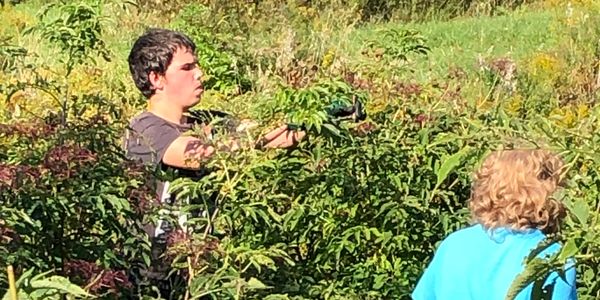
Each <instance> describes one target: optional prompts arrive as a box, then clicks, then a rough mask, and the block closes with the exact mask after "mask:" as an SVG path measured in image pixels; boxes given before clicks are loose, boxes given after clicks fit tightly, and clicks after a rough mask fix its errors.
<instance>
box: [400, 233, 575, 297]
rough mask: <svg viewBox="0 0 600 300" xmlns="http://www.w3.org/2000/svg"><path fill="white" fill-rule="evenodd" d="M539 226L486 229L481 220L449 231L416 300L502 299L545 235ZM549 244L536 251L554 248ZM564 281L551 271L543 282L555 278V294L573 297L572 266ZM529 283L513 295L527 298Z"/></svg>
mask: <svg viewBox="0 0 600 300" xmlns="http://www.w3.org/2000/svg"><path fill="white" fill-rule="evenodd" d="M544 238H545V235H544V234H543V233H542V232H541V231H539V230H529V231H527V232H515V231H511V230H507V229H496V230H494V231H486V230H485V229H484V228H483V226H481V225H480V224H477V225H473V226H471V227H468V228H464V229H462V230H459V231H457V232H454V233H452V234H450V235H449V236H448V237H447V238H446V239H444V240H443V241H442V243H441V244H440V246H439V248H438V249H437V251H436V253H435V255H434V257H433V260H432V261H431V263H430V265H429V266H428V267H427V269H426V270H425V273H424V274H423V276H422V277H421V279H420V280H419V282H418V283H417V287H416V288H415V290H414V292H413V294H412V297H413V299H414V300H438V299H448V300H454V299H456V300H480V299H485V300H504V299H505V298H506V294H507V293H508V289H509V288H510V285H511V284H512V282H513V280H514V279H515V278H516V276H517V275H519V273H521V272H522V271H523V269H524V262H525V258H526V257H527V256H529V254H530V253H531V250H533V249H535V248H536V247H537V246H538V244H539V243H540V242H541V241H542V240H544ZM559 249H560V245H558V244H553V245H551V246H550V247H549V248H547V249H546V250H545V251H544V252H542V253H541V254H540V255H539V257H544V256H546V255H548V254H552V253H555V252H557V251H558V250H559ZM566 279H567V282H565V281H564V280H562V279H561V278H560V277H559V276H558V274H557V273H556V272H553V273H552V274H551V275H550V277H549V278H548V281H547V282H546V284H548V283H551V282H555V286H554V293H553V297H552V299H554V300H574V299H577V293H576V289H575V267H574V265H571V266H570V267H569V268H568V269H567V270H566ZM532 288H533V284H530V285H529V286H527V287H526V288H525V289H524V290H522V291H521V292H520V293H519V295H517V297H516V298H515V299H516V300H529V299H530V297H531V291H532Z"/></svg>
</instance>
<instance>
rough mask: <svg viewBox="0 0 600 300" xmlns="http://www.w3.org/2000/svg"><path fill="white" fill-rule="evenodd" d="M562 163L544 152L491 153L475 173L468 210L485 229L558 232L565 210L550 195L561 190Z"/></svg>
mask: <svg viewBox="0 0 600 300" xmlns="http://www.w3.org/2000/svg"><path fill="white" fill-rule="evenodd" d="M563 175H564V162H563V161H562V160H561V159H560V158H559V157H558V156H557V155H555V154H553V153H551V152H549V151H547V150H503V151H496V152H493V153H491V154H490V155H489V156H488V157H487V158H486V159H485V160H484V161H483V163H482V165H481V167H480V168H479V170H477V172H475V180H474V183H473V187H472V190H471V198H470V200H469V209H470V210H471V214H472V217H473V221H475V222H478V223H480V224H482V225H483V226H484V227H485V228H486V229H495V228H499V227H505V228H510V229H513V230H519V231H522V230H526V229H531V228H537V229H540V230H542V231H543V232H545V233H554V232H557V231H558V226H559V223H560V222H561V221H562V219H563V218H564V217H565V209H564V206H563V205H562V203H560V202H558V201H557V200H555V199H554V198H552V195H553V194H554V192H555V191H556V190H557V189H558V188H559V187H560V186H562V182H563Z"/></svg>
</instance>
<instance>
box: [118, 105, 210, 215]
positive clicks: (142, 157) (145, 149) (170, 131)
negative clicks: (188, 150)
mask: <svg viewBox="0 0 600 300" xmlns="http://www.w3.org/2000/svg"><path fill="white" fill-rule="evenodd" d="M187 119H188V123H186V124H176V123H172V122H169V121H167V120H165V119H163V118H161V117H159V116H157V115H155V114H153V113H151V112H147V111H146V112H143V113H141V114H139V115H137V116H136V117H135V118H133V119H132V120H131V123H130V124H129V128H128V129H127V130H126V132H125V139H124V143H125V145H124V148H125V151H126V155H127V157H129V158H131V159H134V160H138V161H141V162H143V163H144V164H147V165H151V166H152V167H155V168H160V169H161V170H163V171H167V170H173V171H175V172H177V173H183V174H178V175H179V176H178V177H196V176H200V174H198V173H200V172H197V171H191V170H185V169H180V168H175V167H171V166H168V165H165V164H164V163H163V162H162V159H163V157H164V155H165V152H166V151H167V148H169V146H170V145H171V143H173V141H175V139H177V138H178V137H179V136H181V135H182V134H183V133H185V132H186V131H189V130H191V129H192V126H193V125H194V124H196V123H198V122H199V121H200V120H198V119H196V118H192V117H190V118H187ZM156 192H157V194H158V196H159V197H160V198H161V201H163V202H164V201H166V202H167V203H172V201H167V200H170V197H168V198H167V195H166V194H167V192H168V191H166V190H165V182H164V181H160V182H158V183H157V189H156ZM173 200H174V199H173Z"/></svg>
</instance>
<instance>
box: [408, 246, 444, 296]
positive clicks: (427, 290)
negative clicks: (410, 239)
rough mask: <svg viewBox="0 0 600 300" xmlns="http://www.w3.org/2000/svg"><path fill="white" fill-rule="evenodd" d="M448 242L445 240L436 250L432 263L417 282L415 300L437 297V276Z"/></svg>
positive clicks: (414, 293)
mask: <svg viewBox="0 0 600 300" xmlns="http://www.w3.org/2000/svg"><path fill="white" fill-rule="evenodd" d="M446 243H447V240H443V241H442V242H441V243H440V246H439V247H438V249H437V250H436V252H435V254H434V256H433V259H432V260H431V263H429V266H427V268H426V269H425V272H423V275H422V276H421V278H420V279H419V282H417V286H416V287H415V290H414V291H413V293H412V299H414V300H435V299H436V296H435V295H436V294H435V292H436V290H437V289H436V276H438V274H439V272H440V268H441V264H442V263H443V262H442V260H443V259H444V258H443V257H444V256H445V255H446V248H447V247H446Z"/></svg>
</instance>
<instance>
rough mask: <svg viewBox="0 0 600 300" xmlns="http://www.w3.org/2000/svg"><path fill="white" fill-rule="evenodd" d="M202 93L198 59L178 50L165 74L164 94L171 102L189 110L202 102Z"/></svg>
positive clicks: (185, 51) (191, 54) (182, 50)
mask: <svg viewBox="0 0 600 300" xmlns="http://www.w3.org/2000/svg"><path fill="white" fill-rule="evenodd" d="M202 92H204V89H203V87H202V71H200V68H199V67H198V59H197V58H196V56H195V55H194V54H193V53H191V52H190V51H188V50H186V49H182V48H178V49H177V51H175V53H174V54H173V59H172V60H171V64H170V65H169V67H168V68H167V71H166V72H165V75H164V82H163V93H164V94H165V96H166V98H167V99H169V101H171V102H172V103H174V104H177V105H180V106H181V107H183V108H186V109H187V108H189V107H192V106H194V105H195V104H196V103H198V101H200V96H201V95H202Z"/></svg>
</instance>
